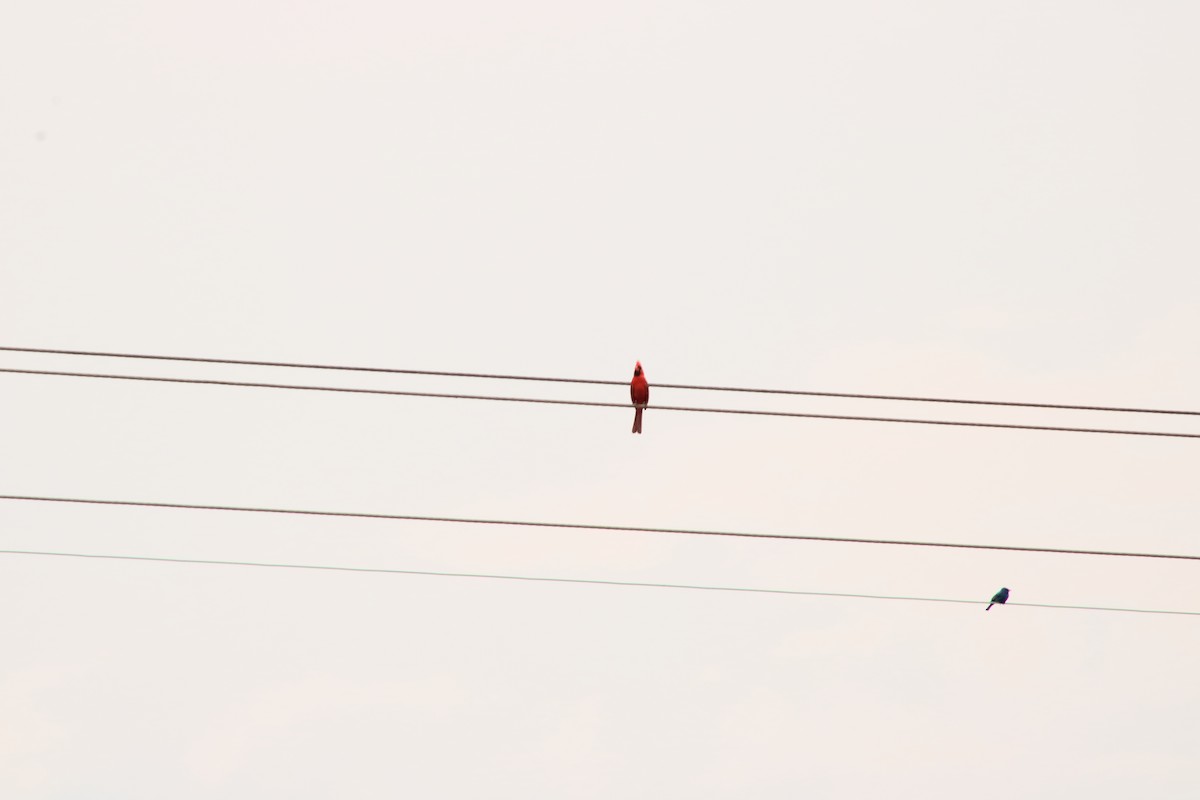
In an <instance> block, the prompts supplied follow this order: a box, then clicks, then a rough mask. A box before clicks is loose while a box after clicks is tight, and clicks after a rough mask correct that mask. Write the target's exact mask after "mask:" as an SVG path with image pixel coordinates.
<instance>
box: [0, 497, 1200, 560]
mask: <svg viewBox="0 0 1200 800" xmlns="http://www.w3.org/2000/svg"><path fill="white" fill-rule="evenodd" d="M0 500H25V501H34V502H41V503H75V504H83V505H97V506H125V507H133V508H167V509H176V510H186V511H237V512H248V513H254V514H292V515H298V516H310V517H338V518H343V519H378V520H396V521H405V522H442V523H453V524H459V525H505V526H514V527H526V528H554V529H559V530H588V531H615V532H622V533H664V534H675V535H684V536H724V537H733V538H742V539H783V540H794V541H806V542H835V543H839V544H874V545H902V546H909V547H940V548H954V549H960V550H1001V551H1008V552H1018V553H1053V554H1059V555H1076V556H1114V557H1117V558H1158V559H1172V560H1178V561H1200V555H1178V554H1172V553H1143V552H1125V551H1116V550H1081V549H1076V548H1066V547H1032V546H1021V545H1003V544H968V543H964V542H930V541H916V540H909V539H876V538H861V537H845V536H816V535H810V534H793V533H755V532H747V531H709V530H697V529H691V528H658V527H648V526H636V525H596V524H585V523H575V522H530V521H527V520H504V519H478V518H473V517H435V516H424V515H417V514H381V513H370V512H359V511H312V510H304V509H295V508H259V507H254V506H226V505H207V504H198V503H155V502H145V501H139V500H94V499H85V498H79V497H41V496H35V495H16V494H0Z"/></svg>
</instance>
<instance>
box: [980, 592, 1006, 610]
mask: <svg viewBox="0 0 1200 800" xmlns="http://www.w3.org/2000/svg"><path fill="white" fill-rule="evenodd" d="M1007 602H1008V587H1007V586H1005V587H1004V588H1003V589H1001V590H1000V591H998V592H996V593H995V594H994V595H992V602H990V603H988V607H987V608H985V609H984V611H991V610H992V606H994V605H996V603H999V604H1000V605H1004V604H1005V603H1007Z"/></svg>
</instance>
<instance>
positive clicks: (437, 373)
mask: <svg viewBox="0 0 1200 800" xmlns="http://www.w3.org/2000/svg"><path fill="white" fill-rule="evenodd" d="M0 351H8V352H12V353H40V354H46V355H65V356H86V357H99V358H128V359H143V360H154V361H180V362H189V363H197V364H233V365H239V366H251V367H281V368H286V369H319V370H341V371H345V372H375V373H385V374H391V375H426V376H433V377H440V378H477V379H484V380H505V381H542V382H548V383H580V384H589V385H592V386H628V385H629V382H628V381H617V380H595V379H590V378H551V377H544V376H536V375H501V374H495V373H487V372H446V371H441V370H427V369H398V368H392V367H354V366H345V365H340V364H310V363H302V362H293V361H250V360H245V359H234V358H202V357H196V356H164V355H149V354H145V353H113V352H100V351H91V350H55V349H50V348H44V347H0ZM654 388H655V389H687V390H692V391H707V392H747V393H754V394H776V395H791V396H800V397H837V398H845V399H854V400H888V401H903V402H910V403H956V404H962V405H979V406H1008V407H1014V408H1051V409H1061V410H1068V411H1112V412H1117V413H1128V414H1177V415H1185V416H1200V411H1183V410H1177V409H1164V408H1135V407H1123V406H1100V405H1094V404H1087V405H1085V404H1068V403H1035V402H1024V401H1016V400H966V399H962V398H949V397H920V396H911V395H893V394H863V393H858V392H825V391H812V390H797V389H757V388H748V387H744V386H703V385H698V384H686V383H656V384H654Z"/></svg>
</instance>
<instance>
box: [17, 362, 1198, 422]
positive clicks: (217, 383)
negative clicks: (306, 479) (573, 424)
mask: <svg viewBox="0 0 1200 800" xmlns="http://www.w3.org/2000/svg"><path fill="white" fill-rule="evenodd" d="M0 373H9V374H14V375H50V376H56V377H65V378H99V379H104V380H120V381H148V382H156V383H187V384H196V385H201V386H237V387H243V388H251V389H291V390H297V391H306V392H344V393H349V394H374V395H391V396H398V397H433V398H440V399H444V400H490V401H499V402H508V403H543V404H549V405H560V406H587V407H592V408H623V409H629V408H630V405H629V403H602V402H595V401H589V400H551V399H548V398H540V397H506V396H496V395H478V394H447V393H443V392H414V391H403V390H398V389H361V388H350V387H345V386H312V385H299V384H290V383H259V382H251V381H225V380H212V379H201V378H165V377H161V376H150V375H114V374H108V373H97V372H60V371H53V370H40V369H9V368H0ZM650 408H651V409H653V410H655V411H687V412H693V413H703V414H741V415H749V416H762V417H794V418H803V419H834V420H846V421H852V422H889V423H902V424H909V425H944V426H953V427H963V428H1000V429H1008V430H1026V431H1056V432H1059V433H1102V434H1115V435H1122V436H1159V437H1169V438H1177V439H1200V433H1176V432H1169V431H1140V430H1126V429H1121V428H1070V427H1064V426H1060V425H1018V424H1015V423H1007V422H963V421H960V420H947V419H914V418H909V417H868V416H858V415H847V414H814V413H808V412H800V411H762V410H753V409H743V408H705V407H697V406H659V405H652V406H650Z"/></svg>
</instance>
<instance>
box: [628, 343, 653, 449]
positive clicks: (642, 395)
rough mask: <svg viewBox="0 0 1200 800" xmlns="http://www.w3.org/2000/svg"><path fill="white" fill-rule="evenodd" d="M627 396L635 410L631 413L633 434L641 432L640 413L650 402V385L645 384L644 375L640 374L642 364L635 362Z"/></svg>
mask: <svg viewBox="0 0 1200 800" xmlns="http://www.w3.org/2000/svg"><path fill="white" fill-rule="evenodd" d="M629 396H630V397H631V398H632V399H633V405H634V408H635V409H636V410H635V411H634V412H633V432H634V433H641V432H642V411H643V410H644V409H645V408H646V405H647V404H649V402H650V384H648V383H646V375H645V373H644V372H642V362H640V361H639V362H637V366H636V367H634V368H633V380H632V381H630V382H629Z"/></svg>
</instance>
